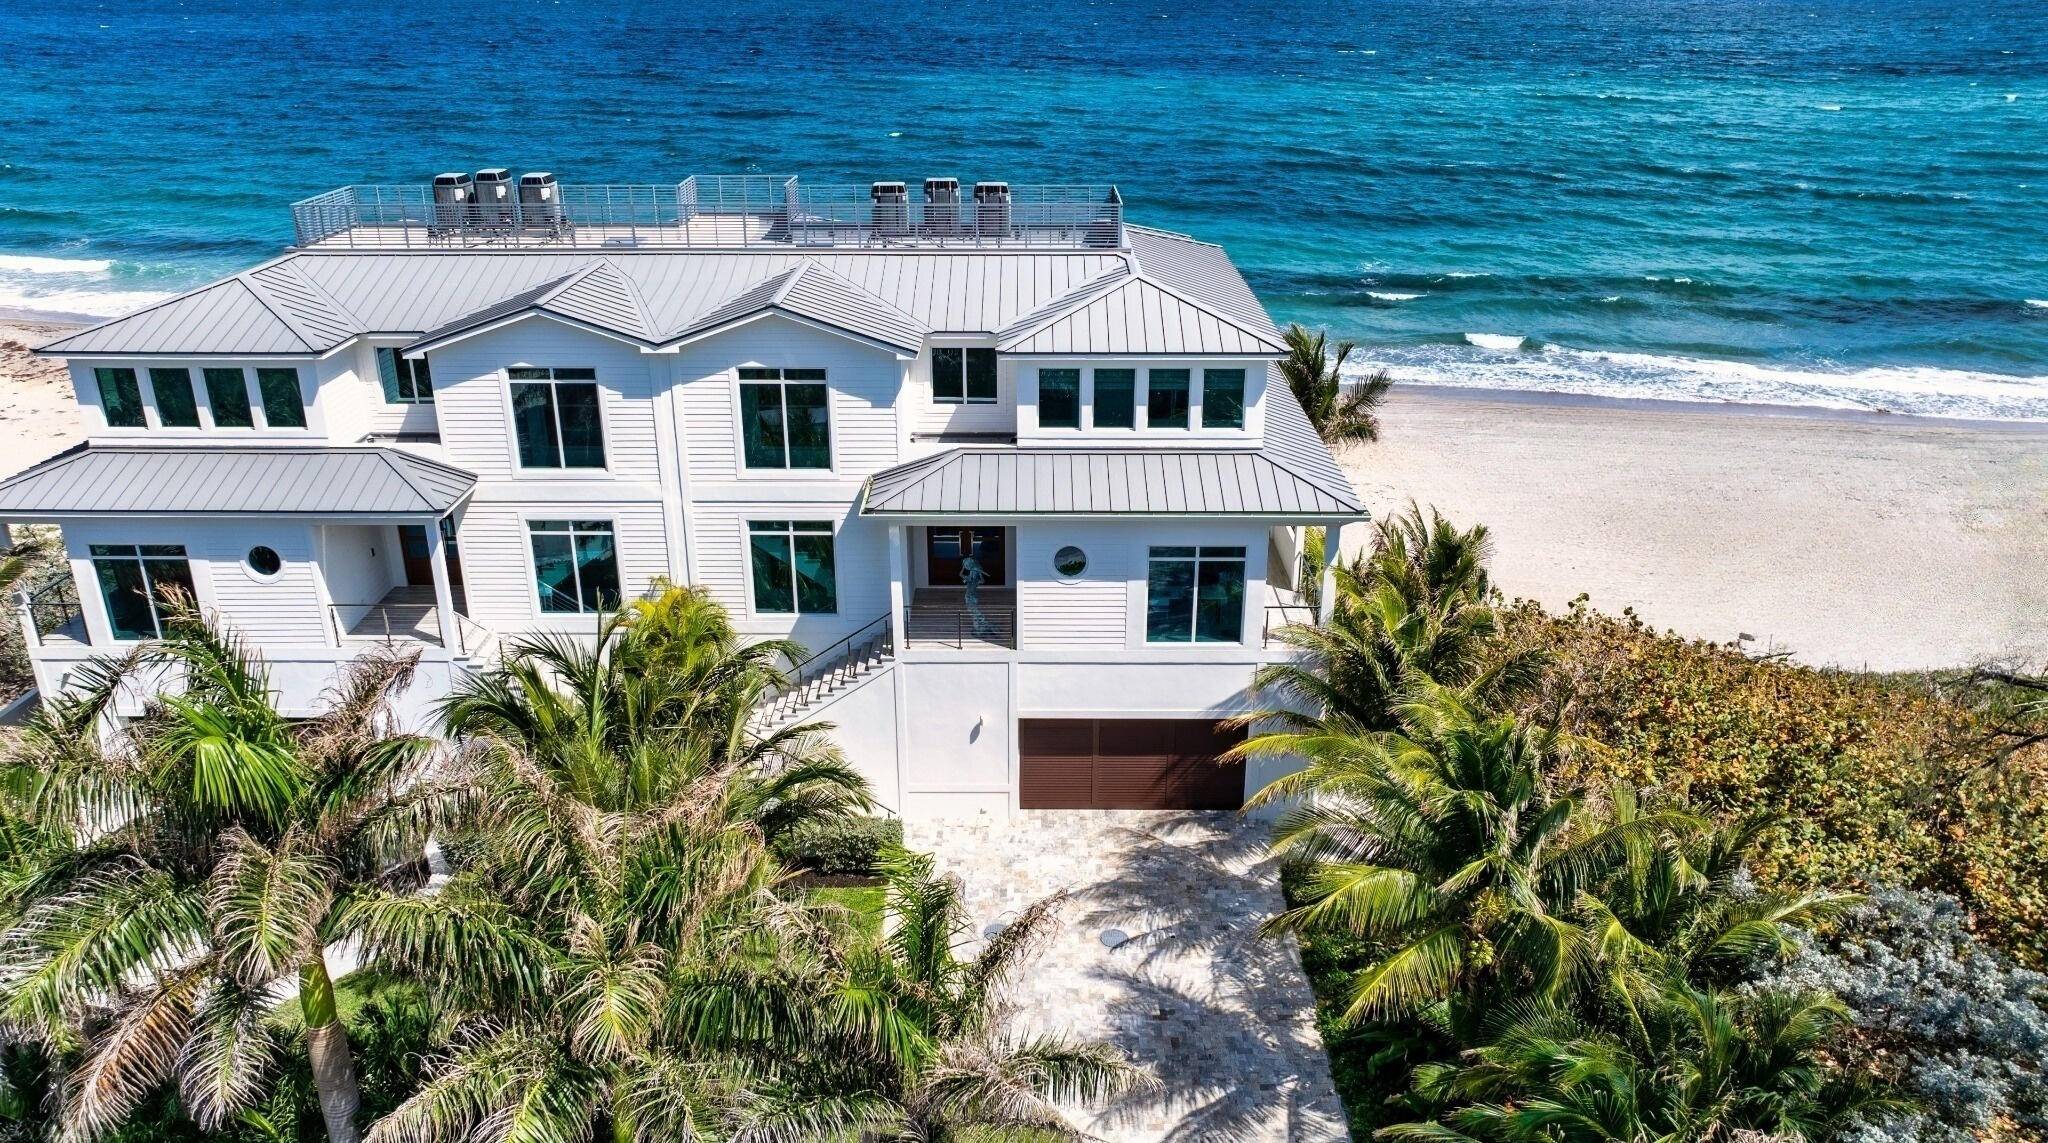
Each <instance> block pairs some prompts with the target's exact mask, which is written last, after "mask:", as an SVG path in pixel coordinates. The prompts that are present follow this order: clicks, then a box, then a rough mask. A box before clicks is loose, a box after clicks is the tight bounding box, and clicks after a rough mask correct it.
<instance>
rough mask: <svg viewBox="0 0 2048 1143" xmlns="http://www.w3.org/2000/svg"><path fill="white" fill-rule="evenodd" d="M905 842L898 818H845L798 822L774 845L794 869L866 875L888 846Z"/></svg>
mask: <svg viewBox="0 0 2048 1143" xmlns="http://www.w3.org/2000/svg"><path fill="white" fill-rule="evenodd" d="M902 844H903V823H902V822H901V821H899V820H897V819H895V818H841V819H839V820H836V821H820V822H811V823H807V824H805V825H801V826H798V827H797V828H795V829H793V830H790V831H789V832H788V833H786V834H783V835H781V836H779V837H777V838H776V839H775V841H774V843H773V848H774V851H775V856H776V857H777V858H779V859H780V860H781V861H782V863H783V864H784V865H787V866H790V867H791V868H794V869H802V870H805V871H807V872H811V873H819V874H825V875H828V876H855V877H866V876H871V875H873V874H874V872H875V863H876V861H877V859H878V858H880V857H881V854H882V851H883V850H884V849H887V848H889V847H891V846H900V845H902Z"/></svg>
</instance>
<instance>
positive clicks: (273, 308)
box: [234, 266, 320, 353]
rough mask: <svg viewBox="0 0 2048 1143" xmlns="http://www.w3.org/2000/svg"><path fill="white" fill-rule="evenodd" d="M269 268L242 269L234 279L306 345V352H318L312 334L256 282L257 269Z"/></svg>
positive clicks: (300, 342)
mask: <svg viewBox="0 0 2048 1143" xmlns="http://www.w3.org/2000/svg"><path fill="white" fill-rule="evenodd" d="M270 268H271V267H269V266H259V267H257V268H256V269H252V270H244V271H242V272H241V273H239V274H236V275H235V278H234V280H235V281H237V282H239V283H241V286H242V288H243V289H245V290H247V291H249V296H250V297H252V298H255V299H256V304H257V305H259V306H262V307H263V308H264V310H265V311H266V312H268V313H269V314H270V316H271V317H274V318H276V319H277V320H278V321H279V322H280V323H282V324H283V325H284V327H285V328H286V329H288V330H290V331H291V334H292V336H293V337H296V338H298V339H299V344H300V345H303V346H305V347H306V352H308V353H318V352H320V350H319V349H317V348H315V347H314V344H313V336H312V334H311V333H310V332H308V331H307V330H306V328H305V327H304V326H301V325H300V324H299V320H298V319H297V318H296V317H291V316H288V315H287V314H285V313H284V312H283V311H284V309H285V307H283V306H280V305H279V304H278V303H277V302H276V301H275V300H274V299H272V298H271V297H270V295H269V294H267V293H265V292H264V291H263V289H262V286H261V283H259V282H257V280H256V272H257V270H268V269H270Z"/></svg>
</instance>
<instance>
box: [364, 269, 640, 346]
mask: <svg viewBox="0 0 2048 1143" xmlns="http://www.w3.org/2000/svg"><path fill="white" fill-rule="evenodd" d="M525 313H541V314H552V315H554V316H556V317H562V318H567V319H569V320H570V321H573V322H578V323H581V324H583V325H588V326H593V327H595V328H597V329H602V330H607V331H609V332H612V333H617V334H622V335H624V336H626V337H629V338H631V339H633V340H634V341H638V342H641V343H642V344H645V345H650V346H651V345H653V344H654V343H655V341H656V340H657V337H656V333H655V330H654V320H653V319H652V318H650V317H649V316H648V314H647V307H646V305H645V304H643V303H642V302H641V300H640V291H639V290H638V289H637V288H635V287H634V285H633V282H632V280H631V279H629V278H627V277H626V275H625V274H624V272H622V271H621V270H620V269H619V268H618V266H617V265H616V264H614V263H613V262H612V261H611V259H609V258H599V259H597V260H596V261H593V262H591V263H589V264H587V265H585V266H582V267H580V268H578V269H576V270H573V271H571V272H569V273H567V274H563V275H561V276H560V277H557V278H551V279H549V280H547V281H545V282H542V283H541V284H539V285H537V286H531V287H529V288H527V289H524V290H520V291H519V292H518V293H515V294H513V295H512V296H510V297H507V298H501V299H499V300H498V301H495V302H492V303H491V304H490V305H487V306H484V307H483V308H481V309H478V310H473V311H471V312H469V313H466V314H464V315H462V316H461V317H458V318H456V319H455V320H454V321H451V322H449V323H447V324H446V325H443V326H440V327H439V328H436V329H432V330H429V331H427V332H426V333H425V334H423V335H421V337H420V338H419V339H418V340H416V341H414V342H413V343H412V344H411V345H408V346H406V347H405V352H406V353H408V354H415V353H425V352H426V351H427V350H430V349H434V348H437V347H439V346H441V345H445V344H446V343H448V342H450V341H453V340H455V339H457V338H459V337H461V336H463V335H464V334H467V333H472V332H474V331H476V330H480V329H483V328H484V327H486V326H489V325H492V324H494V323H496V322H498V321H500V320H502V319H504V318H508V317H513V316H515V315H518V314H525Z"/></svg>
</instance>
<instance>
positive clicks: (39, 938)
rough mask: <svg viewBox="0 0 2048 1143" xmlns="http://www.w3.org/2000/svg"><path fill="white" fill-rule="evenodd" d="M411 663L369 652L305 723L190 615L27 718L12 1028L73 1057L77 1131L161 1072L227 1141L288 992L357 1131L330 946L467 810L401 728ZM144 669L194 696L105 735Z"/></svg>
mask: <svg viewBox="0 0 2048 1143" xmlns="http://www.w3.org/2000/svg"><path fill="white" fill-rule="evenodd" d="M415 661H416V656H414V655H410V654H397V653H391V652H385V651H376V652H372V653H370V654H369V655H366V656H364V657H363V658H362V659H359V660H357V661H356V662H355V663H353V664H351V665H350V666H349V667H348V668H346V669H345V670H344V672H343V673H342V676H341V678H340V680H339V681H338V683H337V684H336V686H335V688H334V689H333V691H332V692H331V696H330V702H329V705H328V707H327V709H326V711H325V712H324V713H323V714H321V715H320V716H318V717H316V718H313V719H311V720H308V721H304V722H300V723H293V722H291V721H288V720H287V719H285V718H284V717H283V716H282V715H280V714H279V713H278V711H277V710H276V708H275V707H273V706H272V705H271V698H270V694H271V692H270V688H269V682H268V679H267V677H266V674H265V672H264V670H263V668H262V666H261V664H260V663H258V662H257V661H256V660H254V659H253V658H251V657H250V656H249V655H248V654H247V653H246V651H245V650H244V648H243V647H242V645H241V644H240V643H239V641H237V640H236V639H235V638H234V637H233V636H231V635H228V634H226V633H224V632H222V631H220V630H219V629H217V628H215V627H212V626H210V625H208V624H206V623H204V622H202V621H201V620H200V618H199V617H198V616H197V615H196V614H195V613H194V612H192V611H191V610H190V609H189V608H185V609H182V611H181V614H180V615H179V616H178V618H177V619H176V620H175V621H174V622H172V623H171V624H170V625H169V626H168V627H167V631H166V636H165V638H164V640H163V641H162V642H161V643H159V644H156V645H152V646H149V647H146V648H144V649H142V650H139V651H137V652H135V653H134V654H132V655H130V656H128V657H127V658H125V659H123V660H119V661H107V662H102V663H100V664H97V665H96V666H94V667H93V668H91V669H90V670H88V671H86V672H84V673H83V674H82V675H80V676H79V678H78V679H77V682H78V683H79V684H80V685H81V687H82V691H81V692H80V693H78V694H77V695H76V697H70V698H57V699H54V700H52V701H51V703H50V704H49V705H48V706H47V707H46V709H45V710H44V711H42V712H41V713H39V714H38V715H36V716H35V718H34V719H33V720H32V721H31V723H30V725H29V726H28V727H27V728H26V732H25V733H24V735H23V736H22V739H21V741H20V743H19V745H18V747H17V749H16V750H15V751H14V752H13V753H12V754H11V755H10V756H9V758H8V759H7V762H6V780H5V783H4V785H5V788H6V791H7V797H8V802H9V804H8V813H9V816H10V817H14V818H16V819H18V820H20V821H23V822H27V823H30V824H31V825H32V826H33V827H35V828H37V829H40V830H42V831H43V835H44V844H43V845H42V846H41V847H40V848H39V849H37V850H35V851H34V852H33V856H32V859H31V860H29V861H27V862H25V863H23V864H20V865H17V866H15V867H14V868H13V869H11V870H10V873H9V877H8V893H9V895H10V897H11V911H12V912H13V913H14V916H13V919H12V923H11V924H9V925H8V927H7V929H6V932H5V933H4V935H0V964H4V965H5V966H6V967H5V968H4V970H0V1020H4V1021H5V1023H6V1025H7V1026H8V1027H9V1028H10V1029H11V1031H12V1033H13V1034H14V1035H15V1036H17V1037H19V1038H21V1039H24V1040H27V1041H30V1042H34V1043H37V1044H40V1045H41V1046H43V1047H44V1048H45V1049H46V1050H47V1051H48V1052H49V1054H50V1055H51V1057H52V1058H55V1059H59V1060H62V1061H64V1062H66V1063H67V1064H68V1074H67V1075H65V1076H64V1077H63V1080H62V1083H61V1091H62V1092H63V1099H62V1105H61V1107H60V1109H59V1111H58V1114H57V1119H58V1121H59V1124H60V1127H61V1129H62V1132H63V1134H64V1135H65V1136H66V1137H74V1138H82V1139H90V1138H95V1137H99V1136H101V1135H104V1134H106V1133H107V1132H109V1131H110V1130H112V1129H113V1128H115V1127H116V1126H117V1125H119V1124H120V1123H121V1122H122V1121H123V1120H124V1119H126V1118H127V1117H128V1116H129V1115H130V1114H131V1113H132V1112H133V1111H135V1109H136V1108H137V1106H138V1105H139V1104H140V1103H141V1102H142V1101H143V1100H145V1099H146V1098H148V1097H150V1096H151V1094H152V1093H153V1092H154V1091H155V1090H157V1089H158V1088H160V1087H161V1086H162V1085H164V1084H166V1083H175V1084H176V1087H177V1090H178V1093H179V1097H180V1100H181V1102H182V1105H183V1107H184V1109H185V1111H186V1112H187V1113H188V1114H189V1115H191V1116H192V1118H193V1119H194V1120H195V1121H196V1122H197V1123H198V1124H199V1125H200V1127H202V1128H204V1129H207V1130H216V1129H218V1128H219V1127H220V1126H221V1125H222V1124H223V1123H225V1122H227V1121H228V1120H229V1119H231V1118H233V1117H234V1116H235V1115H236V1114H237V1113H238V1112H239V1111H241V1110H243V1109H246V1108H248V1107H249V1106H250V1105H252V1104H253V1103H255V1102H257V1101H258V1100H259V1099H260V1098H261V1097H262V1094H263V1090H264V1087H265V1082H266V1078H267V1077H268V1076H269V1074H270V1073H271V1071H272V1069H273V1067H274V1066H275V1064H276V1062H277V1056H278V1054H279V1047H280V1045H279V1042H278V1040H277V1037H276V1035H275V1031H274V1029H273V1028H272V1027H271V1025H270V1023H269V1020H268V1017H269V1015H270V1014H271V1012H272V1010H273V1008H274V1007H275V1006H276V1005H277V1003H278V1002H279V1000H280V999H287V1000H288V999H290V998H291V997H292V996H293V995H294V993H296V996H297V1000H298V1005H299V1008H300V1013H301V1016H302V1017H303V1021H304V1025H305V1030H306V1046H307V1052H308V1055H309V1057H310V1062H311V1065H312V1072H313V1078H314V1082H315V1086H316V1088H317V1091H318V1094H319V1100H320V1106H321V1114H322V1117H323V1119H324V1120H325V1124H326V1129H327V1133H328V1136H329V1137H330V1138H331V1139H334V1140H339V1141H353V1140H354V1139H355V1138H356V1137H357V1132H356V1125H355V1123H354V1118H355V1113H356V1110H357V1105H358V1096H357V1090H356V1080H355V1072H354V1067H353V1064H352V1062H351V1060H350V1056H349V1047H348V1040H347V1035H346V1032H345V1031H344V1030H343V1027H342V1025H341V1022H340V1020H339V1019H338V1017H337V1014H336V1009H335V1000H334V985H333V979H332V976H331V973H330V969H329V963H328V956H327V949H328V948H329V947H330V946H333V945H335V944H337V943H338V942H342V941H345V940H346V939H347V938H348V937H349V935H350V934H349V932H348V931H347V929H346V926H345V925H344V924H343V923H342V920H341V918H342V917H343V916H344V915H345V914H346V913H347V912H348V910H349V906H350V905H351V903H352V902H353V900H354V899H355V898H356V897H357V896H359V895H361V894H363V893H366V892H390V891H394V890H397V889H401V888H410V887H411V886H413V885H414V884H416V883H417V882H418V880H419V864H418V862H419V859H420V857H421V855H422V853H423V850H424V845H425V842H426V839H427V837H428V834H429V832H430V831H431V830H432V829H433V828H434V826H435V824H436V822H437V821H439V820H441V819H443V818H444V817H445V816H446V815H447V814H448V813H449V812H451V811H452V809H453V808H454V807H455V806H456V805H457V804H458V803H459V801H460V799H461V789H462V787H461V784H460V781H459V780H449V779H444V778H441V777H437V776H436V775H435V773H434V772H433V768H432V763H433V760H434V757H435V747H436V744H435V743H434V741H433V740H431V739H428V738H424V737H420V736H417V735H411V734H404V733H400V732H399V729H398V726H397V723H396V720H395V717H394V716H393V713H392V702H391V700H392V699H393V697H394V696H395V695H396V694H397V693H398V692H400V691H401V690H402V689H403V688H404V687H405V686H406V685H407V684H408V683H409V682H410V680H411V678H412V672H413V668H414V664H415ZM144 670H148V671H153V672H154V671H168V672H170V673H172V674H174V675H175V676H176V677H178V678H180V679H182V690H181V691H180V692H179V693H176V694H164V695H160V696H158V697H157V698H156V699H155V700H154V701H153V702H152V703H151V705H150V707H149V709H148V710H147V712H146V713H145V715H144V717H143V718H142V719H141V720H140V721H139V722H138V723H137V724H136V725H134V726H133V727H132V728H130V729H128V730H126V731H120V732H107V733H103V730H104V728H105V727H106V726H107V724H108V722H109V717H108V716H109V715H110V713H111V711H112V704H113V701H114V697H115V695H116V694H117V693H119V692H120V690H121V689H122V688H123V687H125V686H128V685H129V684H130V683H131V682H132V681H135V680H136V678H137V672H138V671H144ZM153 677H161V676H153Z"/></svg>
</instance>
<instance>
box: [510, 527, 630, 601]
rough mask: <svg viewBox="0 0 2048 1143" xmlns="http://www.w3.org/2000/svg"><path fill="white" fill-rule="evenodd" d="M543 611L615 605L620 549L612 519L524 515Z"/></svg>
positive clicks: (534, 576)
mask: <svg viewBox="0 0 2048 1143" xmlns="http://www.w3.org/2000/svg"><path fill="white" fill-rule="evenodd" d="M526 530H527V532H528V534H529V537H530V538H531V540H532V542H533V578H534V582H535V583H536V584H538V585H539V587H540V609H541V612H542V613H543V614H550V615H554V614H579V613H583V612H590V611H610V610H613V609H615V608H617V607H618V606H619V598H620V596H619V550H618V545H617V544H616V543H615V542H614V540H613V537H612V522H611V521H610V520H528V521H527V522H526Z"/></svg>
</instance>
